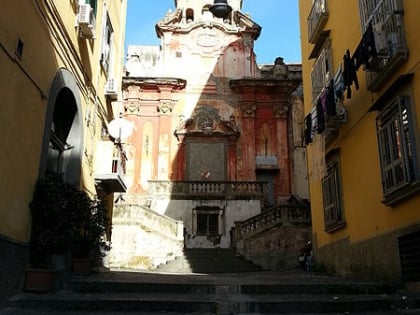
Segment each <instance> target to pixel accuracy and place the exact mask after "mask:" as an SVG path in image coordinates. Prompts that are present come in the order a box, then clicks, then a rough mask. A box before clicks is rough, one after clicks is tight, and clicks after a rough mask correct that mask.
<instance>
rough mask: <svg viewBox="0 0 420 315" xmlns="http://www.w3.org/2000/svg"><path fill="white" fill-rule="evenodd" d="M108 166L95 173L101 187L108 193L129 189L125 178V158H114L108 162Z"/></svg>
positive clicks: (97, 182)
mask: <svg viewBox="0 0 420 315" xmlns="http://www.w3.org/2000/svg"><path fill="white" fill-rule="evenodd" d="M106 164H107V165H109V168H108V167H105V168H104V167H102V168H101V170H98V171H97V172H96V174H95V183H96V185H97V186H100V187H101V189H103V190H105V191H106V192H108V193H111V192H120V193H124V192H126V191H127V185H126V183H125V179H124V173H125V160H124V159H123V160H122V159H119V158H118V159H117V158H114V159H113V160H112V162H111V163H110V162H108V163H106Z"/></svg>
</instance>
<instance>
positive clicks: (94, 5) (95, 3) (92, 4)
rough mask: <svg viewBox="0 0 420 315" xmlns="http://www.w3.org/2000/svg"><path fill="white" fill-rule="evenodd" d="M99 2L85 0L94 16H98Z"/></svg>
mask: <svg viewBox="0 0 420 315" xmlns="http://www.w3.org/2000/svg"><path fill="white" fill-rule="evenodd" d="M97 2H98V1H97V0H85V4H90V7H91V8H92V11H93V15H94V16H96V10H97Z"/></svg>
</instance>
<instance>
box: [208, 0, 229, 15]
mask: <svg viewBox="0 0 420 315" xmlns="http://www.w3.org/2000/svg"><path fill="white" fill-rule="evenodd" d="M210 12H211V13H213V15H214V16H216V17H218V18H223V19H226V18H227V17H228V16H229V14H230V12H232V7H231V6H230V5H228V4H227V0H214V4H213V5H212V6H211V7H210Z"/></svg>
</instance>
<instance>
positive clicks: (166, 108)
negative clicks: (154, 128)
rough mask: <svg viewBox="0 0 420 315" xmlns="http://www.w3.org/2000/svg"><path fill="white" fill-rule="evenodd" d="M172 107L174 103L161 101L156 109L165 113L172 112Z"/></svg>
mask: <svg viewBox="0 0 420 315" xmlns="http://www.w3.org/2000/svg"><path fill="white" fill-rule="evenodd" d="M173 108H174V105H173V103H172V102H171V101H161V102H160V104H159V106H158V108H157V111H158V112H160V113H163V114H166V113H168V112H172V109H173Z"/></svg>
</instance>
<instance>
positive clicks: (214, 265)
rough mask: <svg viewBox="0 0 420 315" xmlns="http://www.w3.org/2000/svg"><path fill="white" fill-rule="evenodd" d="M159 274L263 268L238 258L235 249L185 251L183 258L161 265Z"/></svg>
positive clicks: (179, 257) (229, 271)
mask: <svg viewBox="0 0 420 315" xmlns="http://www.w3.org/2000/svg"><path fill="white" fill-rule="evenodd" d="M156 270H157V271H159V272H173V273H232V272H252V271H261V270H262V268H261V267H260V266H258V265H255V264H253V263H252V262H250V261H247V260H245V259H244V258H243V257H241V256H238V255H237V254H236V252H235V250H234V249H221V248H216V249H201V248H197V249H184V253H183V256H178V257H176V258H175V259H174V260H171V261H168V262H167V263H166V264H161V265H159V266H158V268H157V269H156Z"/></svg>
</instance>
